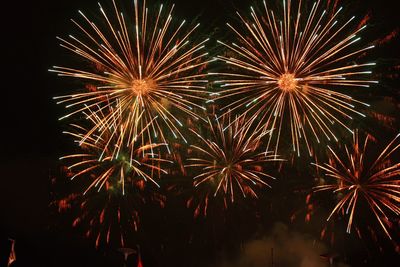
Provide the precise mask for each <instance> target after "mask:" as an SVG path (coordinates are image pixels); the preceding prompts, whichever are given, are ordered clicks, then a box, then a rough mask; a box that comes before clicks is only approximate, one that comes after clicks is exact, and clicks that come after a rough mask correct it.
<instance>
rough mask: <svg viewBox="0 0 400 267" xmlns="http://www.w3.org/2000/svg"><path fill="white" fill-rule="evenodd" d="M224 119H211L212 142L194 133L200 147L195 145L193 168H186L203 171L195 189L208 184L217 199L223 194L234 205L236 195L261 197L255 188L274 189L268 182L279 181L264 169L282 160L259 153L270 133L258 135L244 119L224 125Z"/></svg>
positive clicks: (268, 154) (196, 177) (191, 160)
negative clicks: (265, 166)
mask: <svg viewBox="0 0 400 267" xmlns="http://www.w3.org/2000/svg"><path fill="white" fill-rule="evenodd" d="M224 119H225V118H224ZM224 119H223V120H222V122H220V121H219V120H218V119H214V120H210V119H208V124H209V128H210V131H211V136H210V138H206V137H203V136H202V135H200V134H199V133H197V132H195V131H193V130H192V132H193V133H194V134H195V135H196V136H197V138H198V139H199V141H200V144H199V145H191V147H192V148H193V149H194V151H193V153H195V155H196V157H193V158H189V159H188V161H190V162H191V164H188V165H187V166H186V167H195V168H201V171H200V174H198V175H196V176H195V177H194V178H193V179H194V186H195V187H198V186H200V185H202V184H207V185H208V186H210V187H211V188H212V189H211V190H213V191H214V193H213V195H214V197H215V196H216V195H217V194H218V192H221V193H222V194H223V196H224V199H225V197H227V198H229V199H230V201H231V202H233V201H234V199H235V195H236V194H235V192H236V191H239V192H240V193H241V194H242V195H243V197H246V196H251V197H257V194H256V192H255V190H254V189H253V187H263V186H268V187H270V185H269V184H268V182H267V181H266V179H275V178H274V177H273V176H271V175H269V174H267V173H265V172H264V171H263V166H264V165H265V164H266V163H268V162H272V161H281V159H278V158H277V156H276V155H273V154H272V153H270V152H268V153H265V152H261V153H260V152H259V151H258V150H259V146H260V144H261V141H260V140H261V138H262V137H263V136H264V135H265V134H267V133H266V132H262V131H260V130H258V131H254V129H253V128H252V127H251V126H252V123H251V121H250V122H249V121H246V120H245V119H244V118H243V119H236V120H234V121H228V122H227V121H225V122H224ZM227 120H229V119H227ZM225 123H226V124H225ZM224 125H225V126H224ZM207 201H208V197H207Z"/></svg>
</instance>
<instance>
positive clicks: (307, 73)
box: [50, 0, 400, 260]
mask: <svg viewBox="0 0 400 267" xmlns="http://www.w3.org/2000/svg"><path fill="white" fill-rule="evenodd" d="M331 2H332V3H331ZM338 2H339V0H336V1H327V8H326V9H324V3H325V2H324V1H322V0H317V1H316V2H314V3H313V4H311V5H309V3H307V2H306V1H302V0H300V1H291V0H282V1H281V2H280V3H281V5H280V4H278V5H275V7H276V10H277V11H278V12H277V11H275V10H274V11H273V10H272V9H270V8H269V6H273V3H274V2H272V1H271V3H270V2H269V1H267V0H265V1H263V6H262V9H263V10H262V11H261V10H257V8H253V7H251V11H250V16H251V18H246V17H245V16H242V15H241V14H239V13H237V15H238V16H239V18H240V23H241V24H242V27H236V26H232V25H231V24H229V23H228V24H227V25H228V28H230V29H231V30H232V31H233V34H234V36H233V38H232V40H234V42H232V40H231V41H229V40H226V41H218V43H219V44H222V46H220V48H221V50H222V51H221V50H219V51H218V52H219V55H218V56H216V57H214V58H213V57H211V56H209V51H206V49H205V44H206V42H207V41H208V40H209V38H206V39H201V41H197V40H198V39H199V38H198V36H196V35H195V34H196V30H197V28H198V27H199V24H192V23H186V21H183V22H181V23H178V24H176V23H177V22H176V21H175V19H173V17H172V14H173V11H174V5H172V6H171V7H169V8H166V7H165V6H164V5H161V6H157V8H152V7H151V6H150V7H149V8H147V6H146V1H145V0H143V1H141V0H134V1H133V8H132V10H129V11H128V12H122V11H121V10H123V9H121V8H120V7H119V5H118V4H117V3H118V1H115V0H112V1H110V3H111V5H112V12H106V11H105V9H103V7H102V6H101V5H100V4H99V7H100V13H101V16H99V20H96V22H94V21H92V20H91V19H90V18H89V17H88V16H86V15H84V13H82V12H81V11H79V13H80V15H81V16H82V18H83V19H82V20H83V22H82V23H81V22H78V21H75V20H72V22H73V24H74V25H75V26H76V27H77V28H78V29H79V30H80V32H79V33H78V34H79V35H76V36H72V35H70V36H69V37H68V38H60V37H57V39H58V40H59V41H60V42H61V47H63V48H65V49H66V50H68V52H70V53H72V55H73V57H72V61H71V62H70V63H69V64H71V65H73V64H74V63H72V62H75V64H76V62H77V66H75V67H66V66H68V65H69V64H66V66H54V67H52V68H51V69H50V71H51V72H54V73H56V74H57V75H58V76H63V77H69V78H71V79H72V80H73V82H75V83H77V84H79V88H78V89H76V90H75V91H70V92H68V93H67V94H65V95H62V96H56V97H54V99H55V100H56V102H57V104H63V105H65V107H66V109H67V112H66V114H65V115H64V116H62V117H61V118H60V120H64V119H65V121H67V122H68V124H67V123H66V124H65V125H64V126H65V128H66V129H65V131H64V133H65V134H67V135H68V136H69V137H71V138H72V139H73V141H74V143H75V144H76V145H77V146H75V148H74V150H73V151H74V152H73V153H71V154H68V155H65V156H62V157H61V158H60V159H61V160H62V164H65V165H66V166H63V169H65V170H67V171H66V172H67V175H65V176H66V177H67V178H70V180H73V183H71V184H73V185H75V186H77V187H78V188H79V189H78V190H77V191H74V192H68V193H67V194H64V195H63V198H59V199H58V200H57V201H54V203H56V206H57V207H58V209H59V211H65V210H73V208H77V210H78V211H77V212H76V211H75V213H74V215H73V223H72V225H73V226H74V227H78V228H79V227H80V228H84V229H85V230H84V232H85V233H86V234H85V235H86V237H90V238H92V239H94V240H96V241H95V242H96V247H97V248H98V247H99V246H101V245H104V244H106V245H107V246H108V245H110V244H112V246H115V245H118V246H119V247H123V248H125V247H127V245H134V246H138V244H139V243H140V242H143V243H144V244H146V245H147V248H146V249H147V251H150V250H152V251H158V250H159V251H158V252H159V253H160V254H162V255H167V253H168V252H169V251H172V250H173V249H172V248H169V247H168V246H167V244H174V242H178V241H177V240H183V241H182V242H187V244H190V246H192V245H193V244H192V241H193V240H195V239H194V237H193V233H190V238H186V237H182V239H178V237H177V236H178V235H176V233H174V235H173V238H170V237H168V236H167V237H161V238H160V237H159V236H157V235H159V233H160V232H161V231H162V230H163V229H164V228H168V227H170V226H171V225H173V223H171V221H172V222H174V220H176V222H177V223H178V224H182V225H183V226H182V229H180V230H182V231H180V232H179V235H181V234H182V236H183V235H184V233H185V232H184V230H183V228H184V227H186V226H187V225H189V227H188V228H191V227H190V226H191V225H190V223H193V222H196V223H199V224H200V223H202V222H205V221H207V220H208V219H209V218H210V217H211V219H210V221H212V220H220V221H218V222H217V223H215V224H214V221H213V222H211V223H209V225H211V226H212V227H210V228H209V229H212V233H211V234H210V236H212V235H213V236H212V237H211V239H212V238H214V239H216V237H215V236H221V237H226V236H232V235H231V233H228V234H226V235H225V234H224V233H221V231H220V229H218V226H219V225H223V227H224V226H225V224H228V223H232V222H229V220H235V219H232V218H235V216H242V215H243V214H244V213H243V211H244V210H246V209H248V210H251V211H255V212H251V213H249V214H251V215H249V216H253V215H254V217H255V218H253V219H254V223H257V224H258V223H260V222H261V223H260V225H261V224H262V222H266V223H265V224H262V225H261V226H262V227H260V229H261V228H263V227H265V228H267V227H269V226H270V225H272V224H273V223H274V222H272V220H285V219H287V222H288V223H291V224H292V223H293V222H294V221H295V219H296V217H302V216H300V214H302V213H303V212H305V217H304V220H303V221H302V223H306V224H308V223H309V224H311V223H314V222H313V221H312V219H314V218H316V217H317V213H318V209H324V208H325V207H324V206H323V205H321V204H323V202H322V201H321V202H320V203H318V205H316V202H315V203H314V202H312V203H311V196H313V198H312V200H313V201H316V199H317V198H316V197H314V196H316V195H319V194H314V193H316V192H321V191H326V192H330V193H332V194H331V195H327V196H328V197H332V196H333V197H335V200H336V201H335V206H334V208H333V210H330V209H329V213H330V215H329V217H328V219H327V220H329V221H330V225H329V227H328V226H325V228H323V230H322V232H321V239H323V237H325V236H327V233H326V232H327V231H330V230H332V229H334V228H335V230H336V228H339V226H337V225H339V224H340V223H337V221H336V220H334V219H333V218H335V217H339V218H345V219H346V224H347V232H348V233H350V230H352V229H353V228H356V231H357V234H358V236H359V237H360V238H361V234H360V232H359V229H358V228H357V227H354V225H355V224H356V223H355V221H357V215H358V213H359V210H361V209H362V210H365V209H364V208H365V207H367V212H370V213H371V214H372V215H373V217H374V218H375V219H376V222H377V224H379V226H380V227H379V229H380V228H382V229H383V232H384V233H385V235H386V236H387V237H389V238H390V239H393V240H395V239H396V237H394V236H393V235H392V231H391V230H393V229H394V228H395V227H394V226H393V225H396V223H399V222H400V221H398V219H397V221H396V222H394V221H395V220H394V219H393V218H394V217H396V216H397V217H396V218H398V216H399V215H400V162H399V160H398V159H399V157H398V155H399V152H400V142H399V140H400V134H399V135H397V136H396V137H395V138H394V139H392V141H390V142H389V144H388V145H387V146H386V147H385V148H384V149H383V150H381V151H380V153H379V154H378V155H375V152H376V150H374V149H373V148H372V146H371V141H374V142H377V140H376V139H374V138H373V137H372V136H373V134H374V133H373V132H372V131H371V133H367V131H365V135H366V137H365V139H363V140H361V138H360V137H359V134H358V130H354V129H353V128H352V124H351V123H350V121H351V120H352V119H353V117H354V118H362V117H365V116H366V115H364V113H365V114H367V115H369V117H371V118H372V119H375V120H380V121H381V122H382V124H386V125H385V126H386V128H385V130H393V129H394V130H396V131H397V129H396V122H397V121H396V118H394V117H393V119H392V120H391V118H392V117H390V116H387V117H386V114H385V113H384V112H381V111H379V110H377V111H376V112H375V111H369V104H367V103H364V102H362V101H359V100H356V99H353V97H352V96H351V95H353V94H354V93H358V92H362V91H361V90H368V89H367V87H369V86H371V85H377V84H378V81H376V80H373V78H371V77H370V76H371V75H369V74H371V73H372V70H373V69H374V68H375V67H374V66H375V65H376V64H375V63H374V62H367V61H364V59H365V58H367V57H366V56H365V55H367V52H368V51H369V50H370V49H372V48H374V45H372V44H367V43H362V42H361V41H360V39H361V38H360V37H359V35H360V33H361V32H362V31H363V30H364V29H365V28H366V22H367V21H368V20H369V17H368V16H367V15H366V16H365V18H364V20H362V21H361V23H359V24H358V25H357V23H355V19H354V17H349V18H348V19H344V17H346V15H344V14H342V13H343V12H342V10H343V9H342V8H341V7H340V8H339V7H338ZM124 11H125V10H124ZM125 14H129V15H128V16H126V15H125ZM196 19H197V18H196ZM185 24H189V25H192V26H190V27H188V28H187V30H185V28H186V26H187V25H185ZM216 28H217V27H216ZM215 32H218V31H217V30H216V31H215ZM209 35H210V39H212V33H210V34H209ZM211 54H212V53H211ZM215 54H216V53H215ZM74 60H75V61H74ZM210 62H213V64H211V66H210V64H209V63H210ZM214 64H215V65H214ZM217 64H219V65H217ZM207 77H209V78H210V81H208V79H207ZM377 77H378V76H377ZM378 78H379V77H378ZM211 80H212V81H211ZM371 91H372V90H369V91H368V92H369V94H365V96H367V95H372V93H371ZM393 99H394V98H393ZM368 100H369V99H368ZM368 100H366V101H367V102H368ZM371 101H372V100H371ZM393 102H395V100H393ZM366 110H367V111H366ZM389 124H390V125H389ZM361 128H363V127H362V126H360V129H361ZM346 131H348V132H350V133H351V134H352V136H353V142H352V144H351V146H348V145H344V146H341V144H340V143H339V141H340V142H343V143H345V142H346V141H347V139H346V137H348V138H350V137H351V135H350V134H349V135H348V136H346V135H343V132H346ZM382 135H383V134H382ZM330 141H336V143H334V144H333V145H332V143H333V142H330ZM326 142H329V145H328V146H326ZM338 143H339V144H338ZM332 147H337V149H333V148H332ZM342 148H343V149H342ZM303 150H307V151H308V154H309V156H312V157H313V159H314V161H315V162H316V163H313V166H310V161H311V160H310V157H308V156H307V155H306V157H304V158H301V156H303V153H300V151H302V152H303ZM326 150H327V151H326ZM325 151H326V153H325ZM327 157H329V161H328V158H327ZM324 158H325V159H326V160H323V159H324ZM284 162H285V163H284ZM321 162H322V163H321ZM323 162H325V163H323ZM314 167H316V168H314ZM310 169H312V170H311V172H310ZM314 171H316V174H315V173H314V175H313V174H311V173H312V172H314ZM313 176H314V178H315V179H314V180H312V179H311V178H312V177H313ZM275 177H276V178H279V179H278V181H277V183H276V184H274V188H275V187H276V186H275V185H278V186H277V187H278V190H281V191H276V192H277V193H276V194H275V193H273V194H269V191H268V190H266V189H267V188H272V186H271V185H272V181H273V180H275V179H276V178H275ZM322 177H324V178H322ZM303 178H304V179H303ZM317 178H318V179H317ZM301 179H303V180H301ZM305 179H308V180H305ZM67 180H68V179H67ZM160 181H162V182H160ZM68 182H70V181H69V180H68ZM317 182H318V185H317V186H315V185H316V183H317ZM278 183H279V184H278ZM265 192H266V193H265ZM291 194H298V195H299V196H300V197H305V198H306V209H305V210H304V209H298V207H295V208H294V209H295V210H296V209H297V211H295V212H293V210H292V211H290V208H293V207H289V208H287V207H286V206H287V204H288V203H291V204H293V202H298V199H299V198H295V197H293V196H292V195H291ZM221 199H222V201H220V200H221ZM249 199H253V200H254V201H253V200H251V201H249ZM212 201H213V203H215V207H216V208H215V209H214V208H209V209H208V207H210V206H211V204H210V203H211V202H212ZM150 202H152V203H154V202H157V204H159V205H156V206H157V208H155V210H153V209H151V206H150V208H149V205H148V204H149V203H150ZM185 203H186V206H185ZM146 205H147V206H146ZM168 205H169V206H168ZM179 205H180V206H179ZM250 205H253V206H252V207H251V208H249V206H250ZM294 205H298V203H295V204H294ZM167 206H168V207H167ZM181 206H182V207H183V209H184V210H185V211H184V212H182V211H181V210H179V208H181ZM256 206H257V207H256ZM159 207H162V208H164V207H167V208H166V209H165V210H166V211H165V212H163V211H161V210H160V209H158V208H159ZM221 207H223V208H222V209H221ZM190 208H193V210H194V216H193V217H194V218H197V217H199V215H200V214H202V215H204V217H202V216H200V217H199V218H198V219H197V220H193V218H192V217H190V216H188V217H189V218H190V220H192V221H190V223H187V224H186V223H182V221H181V220H182V218H183V216H181V215H182V214H186V213H190V214H191V211H190ZM286 208H287V211H288V216H286V215H281V214H283V213H284V212H281V211H282V210H283V209H286ZM207 209H208V211H207ZM145 210H149V213H148V214H147V213H145V212H144V211H145ZM171 210H172V211H173V212H175V210H176V213H172V214H173V215H170V214H168V212H170V211H171ZM221 210H223V211H221ZM207 212H208V214H211V215H209V216H207ZM220 212H226V214H225V213H224V215H229V216H220V215H221V214H220ZM285 212H286V211H285ZM322 212H325V210H323V211H322ZM363 212H365V211H363ZM143 214H144V215H143ZM238 214H239V215H238ZM266 214H267V215H266ZM146 215H148V217H146ZM214 215H215V216H214ZM168 216H170V217H168ZM174 216H175V217H177V218H178V219H176V218H173V219H172V220H171V218H172V217H174ZM249 216H247V217H246V216H242V217H243V218H245V219H244V220H248V221H250V220H249V218H248V217H249ZM284 216H286V217H287V218H283V217H284ZM153 217H154V218H155V219H154V218H153ZM181 217H182V218H181ZM143 218H144V219H143ZM149 218H150V219H149ZM200 218H201V219H200ZM221 218H222V219H221ZM324 218H325V217H324ZM142 219H143V221H146V219H147V223H148V224H149V225H150V226H148V227H147V229H145V230H143V233H146V234H143V236H145V238H142V240H140V241H138V240H136V238H137V237H138V236H139V234H138V231H140V230H142V227H141V226H142V222H143V221H142ZM153 220H154V221H153ZM149 222H150V223H149ZM152 223H153V224H152ZM318 223H320V222H318ZM232 224H233V225H235V227H233V228H228V227H227V229H239V228H240V227H239V226H237V225H239V224H237V225H236V221H235V222H234V223H232ZM139 226H140V227H139ZM173 226H175V225H173ZM236 226H237V227H236ZM368 227H370V228H369V229H370V230H371V229H372V228H373V227H372V226H370V225H368ZM242 228H245V227H242ZM249 228H251V227H249ZM160 229H161V230H160ZM204 229H206V230H207V229H208V228H204ZM204 229H203V230H204ZM206 230H204V231H205V232H207V234H208V230H207V231H206ZM188 231H192V229H190V230H188ZM226 231H228V230H226ZM231 231H232V230H231ZM249 232H250V231H249ZM370 232H371V233H372V232H373V231H372V230H371V231H370ZM216 233H218V235H217V234H216ZM341 233H342V234H343V235H345V236H347V235H346V234H345V232H344V231H341ZM373 233H374V234H375V232H373ZM147 235H154V236H156V240H157V242H160V244H159V245H160V246H159V247H158V246H157V247H156V245H154V247H153V243H154V240H150V239H149V240H147V239H146V238H147ZM141 237H142V235H141ZM138 239H139V238H138ZM200 239H201V238H200ZM334 239H335V238H334V237H333V235H331V241H332V240H334ZM143 240H144V241H143ZM244 240H245V238H243V240H241V241H240V242H241V245H240V246H243V242H245V241H244ZM376 240H377V239H376ZM199 242H200V243H201V242H203V240H200V241H199ZM211 242H215V243H217V245H216V246H215V247H218V242H217V241H215V240H213V241H211ZM392 243H396V242H395V241H393V242H392ZM187 244H186V243H185V244H183V246H186V245H187ZM332 244H333V241H332V242H331V245H332ZM140 245H143V244H140ZM203 245H204V246H207V247H208V246H209V245H210V244H209V243H207V241H204V243H201V245H200V247H201V246H203ZM190 246H189V245H188V247H190ZM149 247H151V249H149ZM209 247H212V246H209ZM193 248H194V247H193ZM241 249H242V247H241ZM398 249H399V251H400V247H398ZM158 252H157V253H158ZM149 255H151V253H149ZM138 256H139V257H140V254H138ZM125 260H126V259H125Z"/></svg>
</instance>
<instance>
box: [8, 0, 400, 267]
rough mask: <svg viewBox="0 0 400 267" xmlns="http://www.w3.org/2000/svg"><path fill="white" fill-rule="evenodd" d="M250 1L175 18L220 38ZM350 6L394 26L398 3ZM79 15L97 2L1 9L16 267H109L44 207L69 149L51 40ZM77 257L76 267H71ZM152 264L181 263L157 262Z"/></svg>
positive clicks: (214, 0) (186, 7)
mask: <svg viewBox="0 0 400 267" xmlns="http://www.w3.org/2000/svg"><path fill="white" fill-rule="evenodd" d="M105 2H107V1H106V0H102V1H101V3H105ZM148 2H149V4H152V3H153V1H148ZM254 2H256V1H251V0H242V1H240V0H225V1H224V0H203V1H184V0H176V1H174V3H176V5H177V6H176V9H175V16H176V17H179V18H181V19H187V20H190V18H193V17H197V15H200V17H198V18H197V20H198V21H200V22H201V23H202V25H203V26H202V27H203V28H202V30H203V31H205V32H207V31H210V32H211V31H213V30H214V27H213V26H211V25H216V26H217V27H219V28H220V29H222V30H221V31H222V32H223V31H224V29H226V28H225V27H224V23H225V22H226V21H232V20H233V19H235V15H234V13H233V11H234V10H237V9H238V10H247V8H248V6H249V5H251V4H253V3H254ZM349 5H350V7H351V8H352V9H357V8H359V9H360V10H361V11H360V12H359V13H360V14H365V11H366V12H368V11H369V12H371V14H372V16H373V21H374V23H375V25H374V26H375V27H376V29H378V30H375V33H376V32H377V31H380V30H381V31H382V36H383V35H384V33H385V32H386V33H389V32H390V31H391V30H393V29H395V28H398V27H399V25H400V22H399V20H400V19H399V18H400V15H399V14H400V13H399V10H400V9H399V4H397V1H394V0H393V1H388V0H381V1H373V0H367V1H361V0H360V1H358V2H356V4H354V5H352V4H351V3H349ZM78 9H81V10H83V11H85V13H86V14H90V15H92V14H97V13H98V7H97V1H93V0H90V1H78V0H70V1H65V0H63V1H51V0H39V1H9V3H7V7H4V6H3V8H2V20H3V22H2V24H1V25H2V26H1V29H2V31H1V35H2V38H1V39H2V43H3V46H4V48H3V50H2V59H3V60H2V63H3V64H2V65H3V71H2V73H1V74H2V83H1V90H2V94H1V99H2V103H1V128H0V129H1V132H2V140H1V151H0V152H1V153H0V154H1V161H0V179H1V180H0V181H1V192H0V218H1V219H0V233H1V238H2V240H4V239H5V238H8V237H11V238H14V239H16V240H17V242H18V246H17V247H18V250H17V257H20V258H19V263H18V266H111V265H109V264H110V263H109V262H107V260H105V258H104V257H103V256H102V253H104V252H101V251H100V252H99V251H96V250H95V249H94V248H93V244H92V243H90V242H89V241H88V240H86V239H83V238H82V237H81V236H80V234H79V233H77V232H75V231H74V230H73V229H70V228H68V227H67V225H68V223H66V224H65V226H66V227H65V228H62V229H61V228H57V227H54V225H55V221H56V220H57V215H56V214H55V213H54V212H53V211H52V210H51V209H50V208H49V203H50V201H51V194H50V192H51V190H52V187H51V182H50V177H52V176H54V175H56V174H57V164H58V158H59V157H60V156H61V155H63V154H64V153H65V151H66V149H67V148H68V147H70V146H71V144H70V143H69V141H70V140H69V139H67V138H65V136H63V135H62V134H61V132H62V129H63V128H62V126H63V125H62V124H61V123H60V122H59V121H58V117H60V115H62V114H63V112H64V111H63V107H62V106H57V105H56V104H55V102H54V101H53V100H52V97H53V96H56V95H59V94H62V93H63V92H65V90H67V89H68V86H67V85H68V80H64V81H63V80H61V79H60V78H58V77H56V75H54V74H52V73H49V72H48V71H47V70H48V69H49V68H50V67H51V66H52V65H58V64H61V65H62V63H63V62H62V61H61V60H62V58H63V54H65V53H66V52H65V51H64V50H62V49H61V48H60V47H59V46H58V42H57V40H56V38H55V37H56V36H57V35H60V36H66V35H67V34H69V33H73V32H76V28H74V27H73V25H72V23H71V22H70V20H69V19H70V18H77V17H78V12H77V10H78ZM90 10H91V11H90ZM363 12H364V13H363ZM360 16H361V15H360ZM377 37H380V36H379V35H378V36H377ZM398 43H399V42H398V41H397V43H395V44H394V45H393V44H392V45H388V46H387V47H386V48H385V51H383V52H381V53H382V54H381V55H379V56H380V59H381V60H382V61H383V62H391V59H392V57H397V58H400V57H399V50H400V47H399V46H398ZM4 59H5V60H4ZM4 70H5V71H4ZM61 84H65V85H63V86H60V85H61ZM396 85H397V86H396ZM399 88H400V84H399V83H398V80H397V82H396V81H395V82H393V84H388V86H387V88H386V89H384V93H383V94H389V93H390V94H393V95H392V96H394V97H398V90H399ZM396 90H397V91H396ZM396 92H397V95H396ZM397 100H398V98H397ZM397 119H400V117H399V116H398V115H397ZM2 249H3V248H2V247H0V250H2ZM198 253H199V254H202V253H203V251H198ZM380 255H381V254H380ZM391 255H392V254H391ZM377 257H381V256H377ZM392 257H393V255H392ZM78 258H79V259H80V264H75V262H76V261H77V259H78ZM393 259H395V257H394V258H393ZM176 261H178V262H179V259H176ZM174 264H176V265H174ZM149 266H151V265H149ZM158 266H183V265H180V264H179V263H177V262H163V263H161V264H160V263H159V265H158ZM377 266H378V265H377ZM393 266H394V265H393ZM0 267H1V266H0ZM145 267H147V266H146V265H145Z"/></svg>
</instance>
